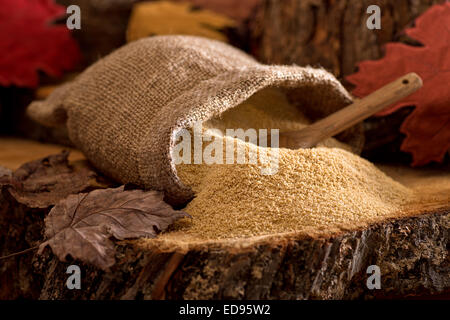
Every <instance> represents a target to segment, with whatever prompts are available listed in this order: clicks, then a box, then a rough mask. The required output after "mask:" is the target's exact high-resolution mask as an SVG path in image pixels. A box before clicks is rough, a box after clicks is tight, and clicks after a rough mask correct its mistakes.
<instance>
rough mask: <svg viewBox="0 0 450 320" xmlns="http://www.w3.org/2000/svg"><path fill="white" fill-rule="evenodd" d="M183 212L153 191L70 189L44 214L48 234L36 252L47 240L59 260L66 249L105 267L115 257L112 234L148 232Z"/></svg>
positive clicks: (154, 232) (123, 235)
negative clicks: (68, 194) (79, 192)
mask: <svg viewBox="0 0 450 320" xmlns="http://www.w3.org/2000/svg"><path fill="white" fill-rule="evenodd" d="M182 217H189V215H188V214H186V213H184V212H182V211H176V210H173V209H172V207H170V206H169V205H168V204H166V203H165V202H164V201H163V194H162V193H160V192H157V191H147V192H146V191H142V190H124V186H121V187H119V188H115V189H105V190H95V191H92V192H90V193H81V194H77V195H71V196H69V197H67V199H65V200H63V201H61V202H60V203H59V204H57V205H56V206H55V207H54V208H53V209H52V210H51V211H50V213H49V215H48V216H47V217H46V218H45V235H46V237H47V239H48V240H47V241H46V242H44V243H43V244H42V245H41V246H40V249H39V252H41V253H42V250H43V249H44V248H45V247H46V246H47V245H49V246H50V247H51V248H52V251H53V253H54V254H55V255H56V256H58V258H59V259H60V260H63V261H64V260H65V259H66V257H67V255H70V256H72V257H73V258H75V259H80V260H82V261H84V262H88V263H91V264H94V265H95V266H97V267H99V268H102V269H103V270H106V269H108V268H109V267H111V266H112V265H114V263H115V258H114V243H113V242H112V241H111V239H110V238H111V237H114V238H116V239H118V240H123V239H130V238H140V237H149V238H153V237H155V236H156V235H157V233H158V232H160V231H164V230H166V229H167V227H168V226H169V225H170V224H172V223H173V222H174V221H176V220H178V219H180V218H182Z"/></svg>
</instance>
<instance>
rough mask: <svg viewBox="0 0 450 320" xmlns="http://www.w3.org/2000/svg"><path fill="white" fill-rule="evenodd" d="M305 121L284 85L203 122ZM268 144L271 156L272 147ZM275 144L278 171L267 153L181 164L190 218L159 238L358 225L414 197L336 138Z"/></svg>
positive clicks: (260, 124) (265, 124)
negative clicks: (296, 145)
mask: <svg viewBox="0 0 450 320" xmlns="http://www.w3.org/2000/svg"><path fill="white" fill-rule="evenodd" d="M274 105H276V108H274ZM307 124H308V120H307V119H306V118H305V117H304V115H303V114H302V113H301V112H300V111H299V110H298V108H296V107H294V106H292V105H290V104H289V103H288V101H287V100H286V98H285V96H284V94H283V93H281V92H280V91H278V90H276V89H266V90H264V91H263V92H260V93H257V94H255V95H254V96H252V97H251V98H250V99H249V100H247V101H246V102H245V103H243V104H241V105H239V106H237V107H235V108H233V109H231V110H228V111H226V112H225V113H223V114H222V115H221V116H220V117H219V118H215V119H212V120H209V121H208V122H206V123H204V124H203V128H204V129H203V130H209V128H216V129H220V130H221V131H222V132H225V129H227V128H242V129H244V130H246V129H248V128H256V129H263V128H265V129H269V130H270V129H280V132H283V131H291V130H296V129H297V130H298V129H301V128H303V127H304V126H305V125H307ZM209 134H212V135H213V136H214V138H215V139H223V145H224V146H225V145H226V141H228V142H230V141H229V139H232V140H234V143H236V144H235V147H238V144H239V145H240V146H241V147H243V148H245V150H246V154H247V156H248V153H249V152H258V154H259V155H260V157H261V156H262V153H261V152H260V151H261V150H260V148H261V147H258V146H257V145H255V144H251V143H248V142H245V141H243V140H240V139H237V138H232V137H229V136H225V135H221V134H219V133H217V132H215V131H214V132H209ZM206 145H207V144H206ZM206 145H205V144H204V146H203V147H205V146H206ZM266 151H267V152H266V156H267V157H270V154H271V149H270V148H268V149H267V150H266ZM278 151H279V157H278V167H277V169H278V171H277V172H276V173H275V174H272V175H270V174H269V175H267V174H262V171H261V166H262V164H263V163H265V165H268V166H270V165H273V164H270V162H268V161H267V159H263V160H264V161H260V160H261V159H259V160H258V163H257V164H211V165H207V164H205V163H203V164H179V165H177V166H176V170H177V174H178V177H179V178H180V179H181V181H182V182H183V183H184V184H185V185H188V186H190V187H191V188H192V189H193V190H194V192H195V194H196V197H195V198H194V199H193V200H192V201H191V202H190V203H189V204H188V205H187V207H186V208H185V209H184V211H186V212H187V213H189V214H190V215H191V216H192V219H188V218H186V219H182V220H180V221H178V222H176V223H175V224H174V225H173V226H172V227H171V228H170V229H169V231H168V232H166V233H164V234H162V235H161V236H160V238H163V239H171V238H172V239H175V238H177V237H178V238H179V237H180V236H181V237H186V236H187V237H190V238H194V239H203V240H215V239H230V238H245V237H252V236H261V235H270V234H279V233H287V232H300V233H301V232H305V233H311V231H322V232H327V231H332V230H339V229H342V228H354V227H355V226H363V225H367V224H369V223H373V222H376V221H379V220H382V219H385V218H388V217H391V216H395V215H398V214H399V213H400V212H401V211H402V209H403V208H404V206H405V205H406V204H407V203H408V201H409V200H410V199H411V196H412V193H413V191H412V190H410V189H408V188H406V187H405V186H403V185H401V184H400V183H398V182H396V181H394V180H392V179H391V178H390V177H388V176H386V175H385V174H384V173H383V172H381V171H380V170H379V169H377V168H376V167H375V166H374V165H373V164H372V163H370V162H368V161H367V160H364V159H362V158H360V157H359V156H357V155H355V154H353V153H352V152H351V151H350V148H349V146H347V145H345V144H343V143H340V142H339V141H337V140H335V139H333V138H330V139H327V140H325V141H323V142H322V143H321V144H320V145H318V146H317V147H316V148H312V149H299V150H290V149H285V148H280V149H278ZM224 154H225V151H224ZM268 163H269V164H268Z"/></svg>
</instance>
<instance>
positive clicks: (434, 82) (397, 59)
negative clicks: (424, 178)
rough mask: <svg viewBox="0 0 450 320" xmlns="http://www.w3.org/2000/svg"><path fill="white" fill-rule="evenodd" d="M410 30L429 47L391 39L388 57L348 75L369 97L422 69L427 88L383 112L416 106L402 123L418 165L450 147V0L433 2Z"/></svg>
mask: <svg viewBox="0 0 450 320" xmlns="http://www.w3.org/2000/svg"><path fill="white" fill-rule="evenodd" d="M405 32H406V34H407V35H408V36H409V37H411V38H413V39H416V40H417V41H419V42H420V43H421V44H422V45H423V46H409V45H406V44H403V43H388V44H387V45H386V54H385V57H384V58H382V59H380V60H375V61H363V62H361V63H360V64H359V71H358V72H357V73H355V74H352V75H350V76H348V77H347V80H348V81H349V82H351V83H352V84H354V85H356V88H355V89H354V90H353V92H352V93H353V94H354V95H355V96H358V97H364V96H366V95H368V94H369V93H371V92H373V91H375V90H376V89H378V88H380V87H382V86H383V85H385V84H387V83H389V82H390V81H393V80H395V79H396V78H398V77H401V76H402V75H404V74H405V73H408V72H416V73H417V74H419V75H420V77H421V78H422V80H423V83H424V84H423V87H422V88H421V89H419V90H418V91H417V92H415V93H414V94H412V95H410V96H409V97H406V98H405V99H403V100H401V101H400V102H398V103H396V104H395V105H393V106H391V107H389V108H387V109H386V110H383V111H382V112H380V113H379V114H378V115H379V116H384V115H388V114H390V113H392V112H394V111H396V110H398V109H399V108H402V107H405V106H415V109H414V111H413V112H412V113H411V114H410V115H409V116H408V117H407V118H406V119H405V121H404V122H403V124H402V126H401V128H400V131H401V132H403V133H404V134H406V138H405V139H404V141H403V143H402V146H401V150H403V151H405V152H410V153H411V154H412V156H413V163H412V165H413V166H419V165H424V164H427V163H429V162H431V161H437V162H442V160H443V158H444V155H445V153H446V152H447V151H448V150H449V149H450V3H449V2H446V3H444V4H442V5H435V6H433V7H431V8H430V9H428V10H427V11H426V12H425V13H424V14H423V15H422V16H420V17H419V18H418V19H417V20H416V23H415V27H413V28H410V29H406V30H405Z"/></svg>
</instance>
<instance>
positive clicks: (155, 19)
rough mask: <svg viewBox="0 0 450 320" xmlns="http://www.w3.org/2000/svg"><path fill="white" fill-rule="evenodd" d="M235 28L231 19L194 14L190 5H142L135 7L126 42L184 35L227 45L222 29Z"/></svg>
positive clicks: (215, 15) (202, 12)
mask: <svg viewBox="0 0 450 320" xmlns="http://www.w3.org/2000/svg"><path fill="white" fill-rule="evenodd" d="M233 26H235V22H234V21H233V20H231V19H229V18H228V17H225V16H222V15H220V14H217V13H214V12H212V11H208V10H193V7H192V5H190V4H189V3H172V2H169V1H157V2H140V3H137V4H135V5H134V6H133V10H132V13H131V18H130V21H129V23H128V30H127V41H128V42H131V41H134V40H137V39H140V38H144V37H148V36H152V35H170V34H183V35H195V36H202V37H206V38H211V39H216V40H220V41H227V37H226V36H225V35H224V34H222V33H221V32H220V30H221V29H224V28H227V27H233Z"/></svg>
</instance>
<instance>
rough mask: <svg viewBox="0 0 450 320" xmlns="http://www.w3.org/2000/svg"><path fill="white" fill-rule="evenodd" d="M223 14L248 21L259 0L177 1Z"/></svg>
mask: <svg viewBox="0 0 450 320" xmlns="http://www.w3.org/2000/svg"><path fill="white" fill-rule="evenodd" d="M178 1H183V2H190V3H192V4H193V5H195V6H198V7H200V8H204V9H209V10H212V11H214V12H217V13H220V14H224V15H226V16H228V17H230V18H233V19H235V20H237V21H244V20H246V19H248V18H249V17H250V16H251V14H252V12H253V11H254V10H255V8H256V6H257V5H258V4H259V3H260V2H261V0H245V1H242V0H226V1H224V0H178Z"/></svg>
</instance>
